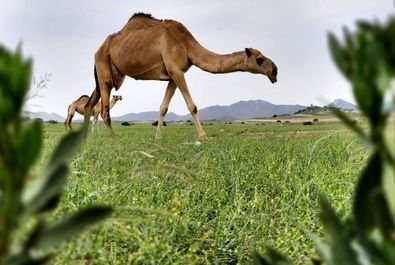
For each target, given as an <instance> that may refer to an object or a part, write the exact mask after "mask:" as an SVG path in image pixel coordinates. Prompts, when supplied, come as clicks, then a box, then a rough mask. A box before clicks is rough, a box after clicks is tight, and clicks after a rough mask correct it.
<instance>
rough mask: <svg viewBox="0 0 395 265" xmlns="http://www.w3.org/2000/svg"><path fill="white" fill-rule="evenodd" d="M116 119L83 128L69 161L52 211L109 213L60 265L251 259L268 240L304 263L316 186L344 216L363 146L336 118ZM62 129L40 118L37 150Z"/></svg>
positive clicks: (61, 256)
mask: <svg viewBox="0 0 395 265" xmlns="http://www.w3.org/2000/svg"><path fill="white" fill-rule="evenodd" d="M205 129H206V131H207V133H208V136H209V139H208V140H207V141H204V142H201V143H200V142H196V140H195V138H194V128H193V127H192V126H188V125H185V124H169V125H168V126H167V127H166V130H165V132H164V138H163V139H162V140H160V141H155V140H154V135H155V127H153V126H151V125H150V124H147V125H135V126H131V127H125V126H121V125H120V124H119V123H115V124H114V130H115V131H116V132H117V137H116V139H112V138H110V137H108V132H107V131H105V130H102V131H101V132H100V133H94V134H89V135H88V138H87V141H86V142H85V144H84V145H83V148H82V149H81V150H80V152H79V153H78V154H77V156H76V158H75V160H74V161H73V163H72V170H71V171H72V174H71V176H70V178H69V184H68V186H67V188H66V192H65V193H64V196H63V197H62V200H61V203H60V207H59V208H58V215H59V216H62V214H63V213H64V212H69V211H71V210H73V209H75V208H78V207H80V206H82V205H86V204H93V203H99V204H101V203H106V204H111V205H113V206H114V208H115V212H114V214H113V216H112V218H111V219H108V220H107V221H106V222H105V223H104V224H103V225H102V226H100V227H96V228H95V229H93V230H91V233H90V234H84V235H82V236H81V237H80V238H78V239H76V240H74V241H73V242H72V243H70V244H68V245H67V246H64V248H63V249H62V250H61V251H60V252H59V253H58V255H57V258H56V261H57V264H70V263H72V262H76V263H72V264H85V262H91V263H92V264H125V263H126V264H129V263H138V262H142V263H145V264H147V263H151V264H157V263H161V264H194V263H197V264H202V263H203V264H204V263H215V262H217V263H219V264H224V263H227V264H232V263H233V264H234V263H237V262H239V263H241V264H249V263H251V261H252V260H251V259H252V256H253V253H254V251H255V250H258V251H260V252H262V251H263V250H264V248H265V246H267V245H272V246H273V247H275V248H278V249H280V250H281V251H283V252H285V253H287V254H288V255H290V256H291V257H293V258H294V260H297V261H299V262H300V264H305V263H306V261H307V260H308V258H309V257H310V256H311V255H312V254H313V253H314V247H313V242H311V241H310V239H309V237H308V236H307V235H306V234H305V233H304V232H303V230H304V229H307V230H309V231H312V232H315V233H318V234H320V233H321V230H322V228H321V226H320V223H319V220H318V205H317V196H318V191H319V190H320V191H323V192H325V193H326V194H329V195H330V200H331V202H332V203H333V204H334V206H335V207H336V208H337V209H340V214H341V215H342V216H346V215H347V214H348V213H349V212H350V209H351V204H350V198H351V197H352V195H353V194H352V190H353V187H354V186H353V183H355V181H356V179H357V174H358V171H359V169H360V168H361V167H362V166H363V165H364V164H365V163H364V162H365V159H366V157H367V152H366V150H365V148H363V147H362V146H361V145H360V143H359V142H358V141H357V140H356V137H355V136H354V135H353V134H352V133H351V132H350V131H348V130H347V129H346V128H345V127H344V126H343V125H342V124H339V123H337V124H329V125H325V124H323V125H311V126H303V125H302V124H299V125H284V124H277V123H273V124H269V125H266V126H255V124H254V123H251V124H236V123H233V124H232V125H229V124H218V123H213V125H211V126H206V127H205ZM63 134H64V131H63V127H62V126H61V125H55V126H49V125H46V127H45V133H44V135H45V140H44V146H45V147H46V148H45V152H44V153H43V158H42V159H43V160H46V157H47V156H48V154H49V153H51V151H52V149H53V146H54V144H55V143H56V142H58V139H60V137H61V135H63Z"/></svg>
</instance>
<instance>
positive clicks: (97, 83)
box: [93, 64, 100, 91]
mask: <svg viewBox="0 0 395 265" xmlns="http://www.w3.org/2000/svg"><path fill="white" fill-rule="evenodd" d="M93 72H94V74H95V83H96V88H95V90H96V91H100V87H99V79H98V78H97V70H96V64H95V67H94V70H93Z"/></svg>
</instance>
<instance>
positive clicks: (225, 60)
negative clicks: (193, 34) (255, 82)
mask: <svg viewBox="0 0 395 265" xmlns="http://www.w3.org/2000/svg"><path fill="white" fill-rule="evenodd" d="M188 56H189V57H190V60H191V61H192V63H193V64H194V65H196V66H197V67H199V68H200V69H202V70H204V71H206V72H210V73H213V74H217V73H231V72H238V71H245V70H244V60H245V52H244V51H241V52H234V53H231V54H224V55H221V54H217V53H215V52H212V51H209V50H207V49H206V48H204V47H203V46H201V45H200V44H198V43H196V44H195V45H194V46H193V47H190V49H189V50H188Z"/></svg>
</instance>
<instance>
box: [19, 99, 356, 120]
mask: <svg viewBox="0 0 395 265" xmlns="http://www.w3.org/2000/svg"><path fill="white" fill-rule="evenodd" d="M328 106H332V107H337V108H342V109H355V105H353V104H351V103H349V102H347V101H344V100H341V99H337V100H335V101H334V102H332V103H331V104H329V105H328ZM305 108H307V107H306V106H302V105H275V104H272V103H270V102H268V101H265V100H248V101H239V102H237V103H234V104H232V105H229V106H219V105H215V106H210V107H207V108H202V109H200V110H199V116H200V119H202V120H243V119H252V118H266V117H273V116H274V115H284V114H294V113H295V112H297V111H300V110H303V109H305ZM158 115H159V113H158V111H148V112H140V113H128V114H125V115H122V116H118V117H112V120H113V121H155V120H157V119H158ZM25 116H26V117H30V118H41V119H43V120H44V121H48V120H56V121H64V120H65V118H63V117H62V116H60V115H58V114H56V113H46V112H25ZM81 119H82V118H81ZM81 119H79V120H81ZM190 119H191V115H190V114H187V115H178V114H176V113H174V112H169V113H167V114H166V117H165V120H166V121H179V120H190ZM76 120H78V118H77V119H76Z"/></svg>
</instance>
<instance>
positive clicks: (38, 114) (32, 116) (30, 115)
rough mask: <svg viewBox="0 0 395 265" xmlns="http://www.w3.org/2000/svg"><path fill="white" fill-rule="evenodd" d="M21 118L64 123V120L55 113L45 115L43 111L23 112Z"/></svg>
mask: <svg viewBox="0 0 395 265" xmlns="http://www.w3.org/2000/svg"><path fill="white" fill-rule="evenodd" d="M23 116H24V117H27V118H30V119H36V118H39V119H42V120H43V121H49V120H55V121H64V120H65V119H66V118H63V117H62V116H60V115H59V114H57V113H53V112H52V113H47V112H44V111H39V112H31V111H24V112H23Z"/></svg>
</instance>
